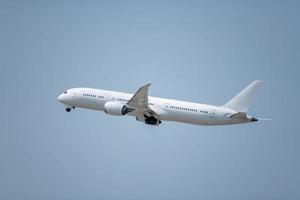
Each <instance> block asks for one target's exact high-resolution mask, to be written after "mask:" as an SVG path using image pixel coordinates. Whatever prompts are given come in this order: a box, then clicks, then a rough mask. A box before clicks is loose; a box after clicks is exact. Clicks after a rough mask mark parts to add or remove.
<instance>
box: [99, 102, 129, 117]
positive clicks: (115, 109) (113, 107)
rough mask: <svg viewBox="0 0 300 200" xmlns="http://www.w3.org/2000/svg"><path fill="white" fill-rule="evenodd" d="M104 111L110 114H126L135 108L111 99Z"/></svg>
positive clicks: (105, 105)
mask: <svg viewBox="0 0 300 200" xmlns="http://www.w3.org/2000/svg"><path fill="white" fill-rule="evenodd" d="M104 111H105V113H106V114H109V115H126V114H127V113H129V112H132V111H133V109H131V108H128V107H127V106H126V105H123V104H122V103H120V102H117V101H109V102H107V103H105V104H104Z"/></svg>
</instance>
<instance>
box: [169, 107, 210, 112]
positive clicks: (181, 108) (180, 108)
mask: <svg viewBox="0 0 300 200" xmlns="http://www.w3.org/2000/svg"><path fill="white" fill-rule="evenodd" d="M170 108H171V109H177V110H187V111H192V112H198V110H197V109H192V108H183V107H177V106H170ZM199 112H201V113H208V111H204V110H199Z"/></svg>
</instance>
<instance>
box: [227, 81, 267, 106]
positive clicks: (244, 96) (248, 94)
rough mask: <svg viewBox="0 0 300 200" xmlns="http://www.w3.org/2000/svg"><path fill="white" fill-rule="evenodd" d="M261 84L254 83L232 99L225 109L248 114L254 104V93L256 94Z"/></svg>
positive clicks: (258, 82)
mask: <svg viewBox="0 0 300 200" xmlns="http://www.w3.org/2000/svg"><path fill="white" fill-rule="evenodd" d="M260 84H261V81H253V82H252V83H251V84H250V85H248V86H247V87H246V88H245V89H243V90H242V91H241V92H240V93H238V94H237V95H236V96H234V97H233V98H232V99H230V100H229V101H228V102H227V103H226V104H225V105H224V106H223V107H225V108H229V109H231V110H234V111H237V112H247V110H248V108H249V107H250V104H251V102H252V99H253V96H254V93H255V92H256V90H257V89H258V86H259V85H260Z"/></svg>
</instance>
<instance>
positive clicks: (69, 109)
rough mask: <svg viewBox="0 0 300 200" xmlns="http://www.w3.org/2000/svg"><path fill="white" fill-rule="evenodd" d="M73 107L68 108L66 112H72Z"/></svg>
mask: <svg viewBox="0 0 300 200" xmlns="http://www.w3.org/2000/svg"><path fill="white" fill-rule="evenodd" d="M72 108H73V109H75V106H73V107H72ZM72 108H66V112H71V110H72Z"/></svg>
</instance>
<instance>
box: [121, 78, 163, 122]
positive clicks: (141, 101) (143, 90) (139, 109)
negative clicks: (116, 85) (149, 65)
mask: <svg viewBox="0 0 300 200" xmlns="http://www.w3.org/2000/svg"><path fill="white" fill-rule="evenodd" d="M150 85H151V83H149V84H146V85H144V86H142V87H140V88H139V89H138V90H137V91H136V93H134V95H133V96H132V98H131V99H130V100H129V101H128V102H127V106H128V107H129V108H131V109H134V111H135V112H136V113H137V115H139V116H144V115H146V116H148V117H150V116H154V117H158V115H157V114H156V113H155V112H154V111H153V110H152V109H151V108H149V106H148V90H149V87H150Z"/></svg>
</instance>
